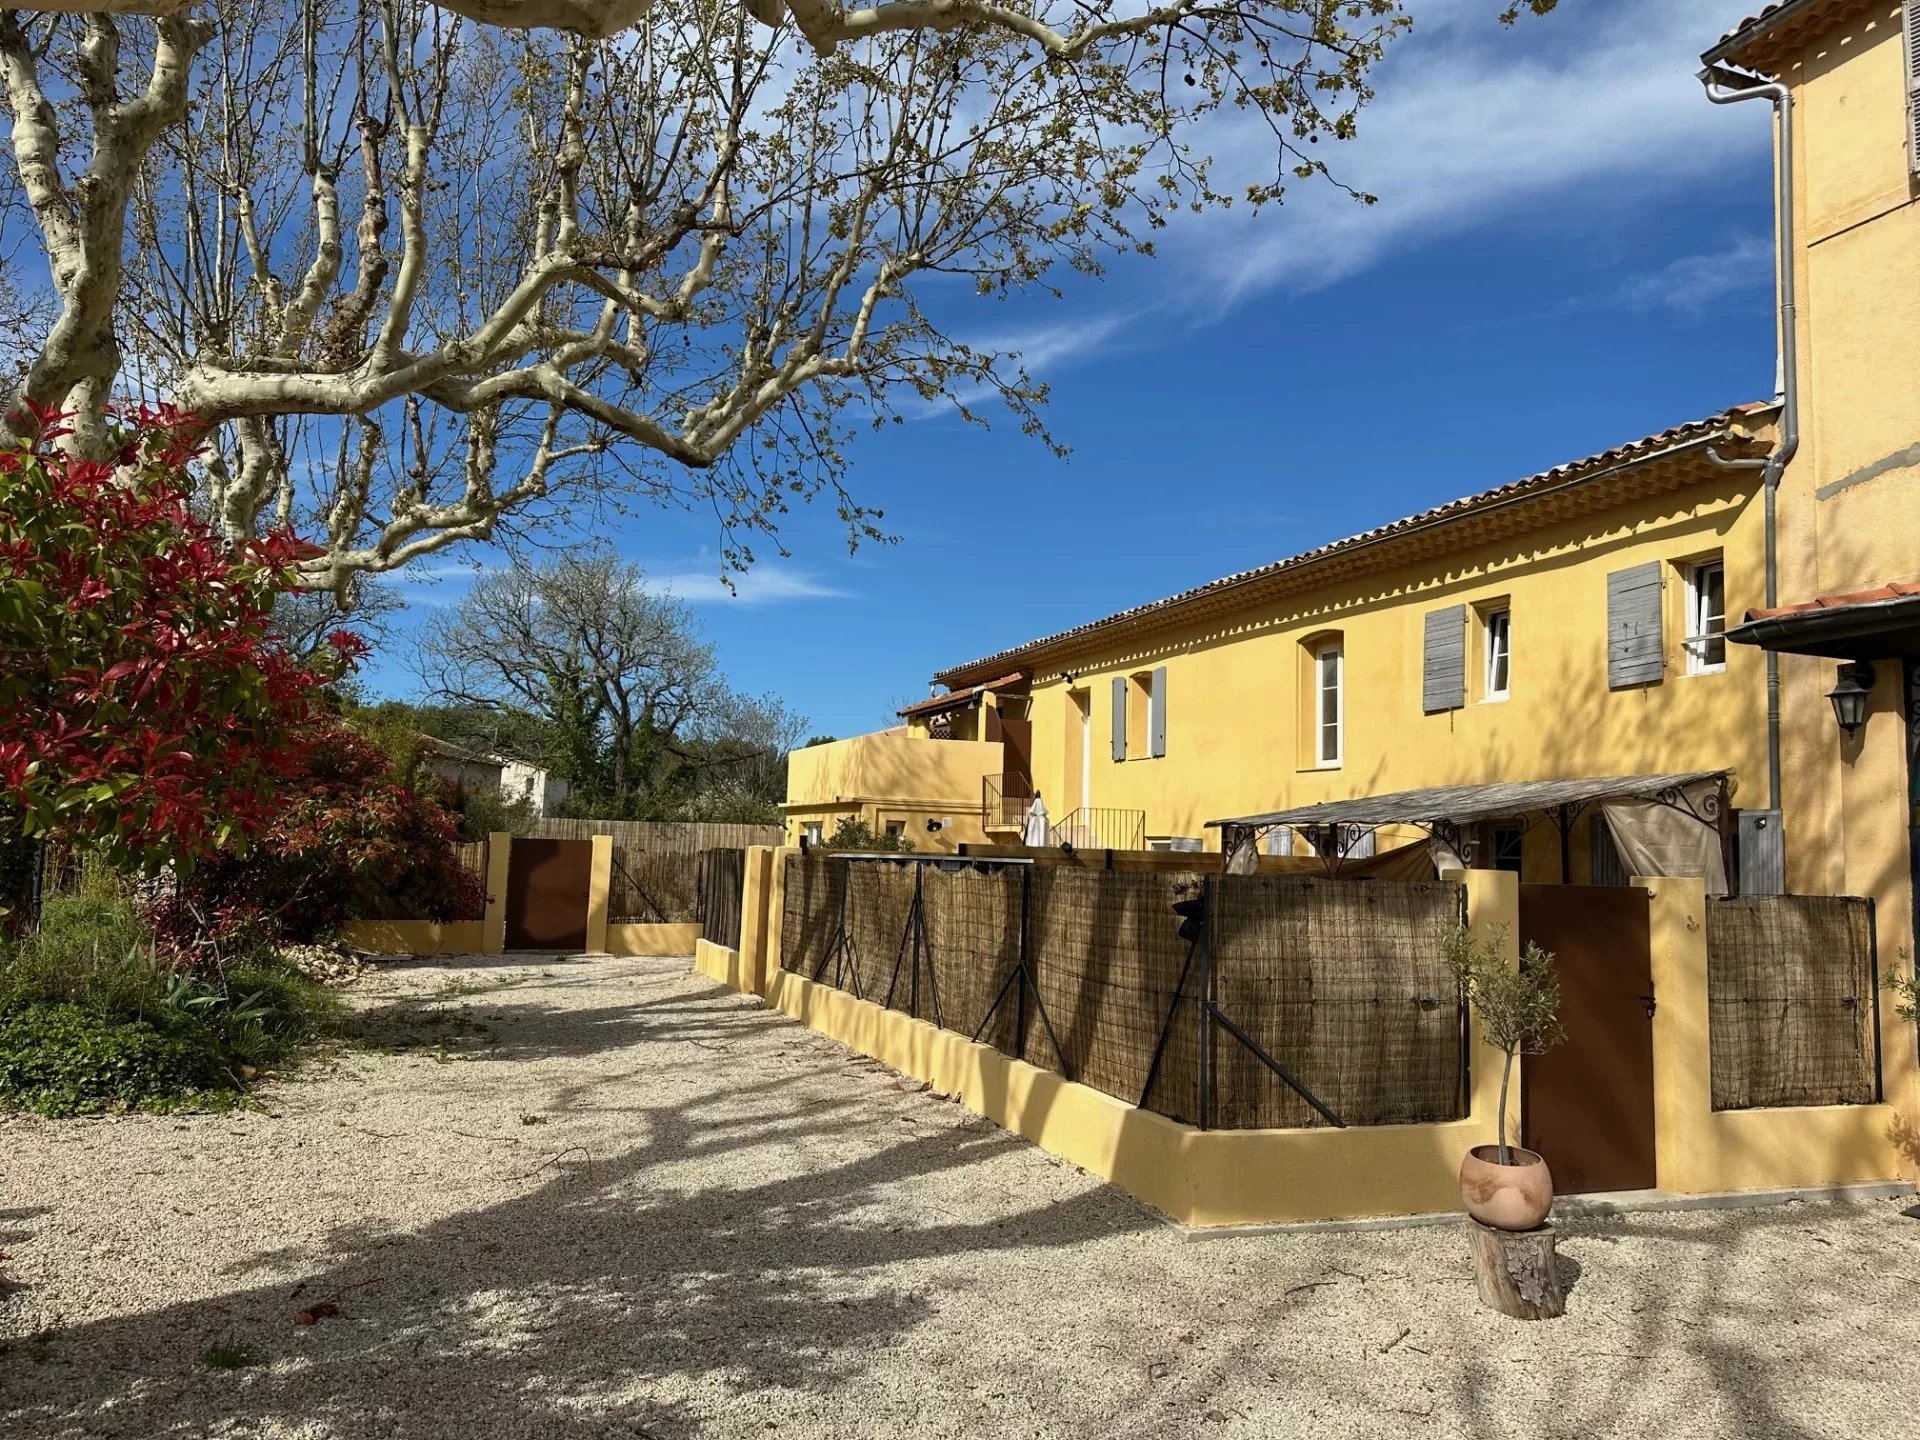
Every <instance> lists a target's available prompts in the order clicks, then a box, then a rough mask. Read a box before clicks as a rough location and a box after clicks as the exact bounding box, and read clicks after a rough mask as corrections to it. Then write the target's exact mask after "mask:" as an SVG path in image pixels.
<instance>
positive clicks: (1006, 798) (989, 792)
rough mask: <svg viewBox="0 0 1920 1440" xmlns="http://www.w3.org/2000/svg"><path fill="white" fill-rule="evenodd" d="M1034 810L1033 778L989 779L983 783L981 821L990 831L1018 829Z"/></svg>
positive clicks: (994, 776)
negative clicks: (1032, 809)
mask: <svg viewBox="0 0 1920 1440" xmlns="http://www.w3.org/2000/svg"><path fill="white" fill-rule="evenodd" d="M1032 806H1033V777H1032V776H1029V775H1012V774H1007V775H986V776H983V777H982V778H981V781H980V819H981V823H982V824H984V825H985V826H986V827H987V829H989V830H993V829H1018V828H1019V827H1020V826H1021V825H1022V824H1024V823H1025V822H1026V818H1027V811H1028V810H1029V809H1031V808H1032Z"/></svg>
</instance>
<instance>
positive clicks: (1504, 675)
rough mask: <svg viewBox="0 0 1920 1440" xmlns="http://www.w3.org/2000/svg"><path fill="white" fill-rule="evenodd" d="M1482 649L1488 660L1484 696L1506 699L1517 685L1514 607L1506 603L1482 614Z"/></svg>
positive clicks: (1483, 678)
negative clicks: (1514, 651)
mask: <svg viewBox="0 0 1920 1440" xmlns="http://www.w3.org/2000/svg"><path fill="white" fill-rule="evenodd" d="M1480 632H1481V633H1480V649H1481V654H1482V656H1483V657H1484V659H1485V661H1486V672H1485V674H1484V675H1483V676H1482V677H1481V681H1480V683H1481V685H1482V687H1483V688H1482V690H1481V698H1482V699H1484V700H1504V699H1506V698H1507V696H1508V695H1510V694H1511V693H1512V688H1513V610H1512V608H1511V607H1509V606H1506V605H1499V606H1495V607H1493V608H1491V609H1488V610H1486V611H1483V612H1482V614H1481V617H1480Z"/></svg>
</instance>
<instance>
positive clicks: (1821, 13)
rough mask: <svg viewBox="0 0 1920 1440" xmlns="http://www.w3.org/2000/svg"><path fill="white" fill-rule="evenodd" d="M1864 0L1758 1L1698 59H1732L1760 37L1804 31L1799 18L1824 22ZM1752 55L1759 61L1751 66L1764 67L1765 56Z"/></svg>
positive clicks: (1819, 22) (1813, 21)
mask: <svg viewBox="0 0 1920 1440" xmlns="http://www.w3.org/2000/svg"><path fill="white" fill-rule="evenodd" d="M1865 3H1867V0H1773V3H1772V4H1769V5H1762V6H1761V7H1760V8H1759V9H1758V10H1756V11H1754V13H1753V14H1751V15H1748V16H1745V17H1743V18H1742V19H1741V20H1740V21H1739V22H1738V23H1737V24H1736V25H1734V27H1733V28H1732V29H1730V30H1728V31H1727V33H1726V34H1724V35H1722V36H1721V37H1720V39H1719V41H1718V42H1717V43H1716V44H1715V45H1714V46H1713V47H1712V48H1711V49H1709V50H1708V51H1707V52H1706V53H1705V54H1704V55H1703V56H1701V59H1703V60H1705V61H1707V62H1708V63H1709V64H1711V63H1713V62H1714V61H1717V60H1727V59H1733V58H1734V57H1735V56H1738V55H1741V54H1742V53H1743V52H1745V51H1746V50H1748V49H1749V48H1750V47H1752V46H1754V45H1755V44H1757V43H1758V42H1760V41H1762V40H1766V39H1769V38H1774V39H1778V38H1782V37H1785V36H1788V35H1792V34H1795V33H1799V32H1801V31H1804V30H1805V29H1806V26H1805V25H1804V24H1802V23H1800V22H1803V21H1805V22H1811V23H1812V24H1814V25H1820V24H1824V23H1825V22H1826V21H1827V20H1830V19H1834V18H1836V17H1838V16H1839V15H1840V14H1841V12H1842V11H1844V10H1849V9H1851V8H1853V7H1854V6H1858V5H1864V4H1865ZM1776 30H1778V31H1779V35H1777V36H1776V35H1775V34H1774V32H1775V31H1776ZM1756 58H1757V59H1758V60H1759V61H1760V62H1761V63H1760V64H1758V65H1756V66H1755V67H1754V68H1765V65H1764V62H1765V61H1766V59H1767V58H1768V57H1767V56H1765V55H1761V56H1758V57H1756Z"/></svg>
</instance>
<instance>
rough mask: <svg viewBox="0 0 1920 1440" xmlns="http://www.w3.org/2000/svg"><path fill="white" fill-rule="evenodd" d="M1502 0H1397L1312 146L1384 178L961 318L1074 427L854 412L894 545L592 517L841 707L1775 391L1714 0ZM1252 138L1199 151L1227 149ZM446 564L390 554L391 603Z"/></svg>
mask: <svg viewBox="0 0 1920 1440" xmlns="http://www.w3.org/2000/svg"><path fill="white" fill-rule="evenodd" d="M1498 8H1499V7H1498V6H1497V5H1496V4H1495V3H1494V0H1425V3H1420V4H1418V5H1417V8H1416V12H1415V13H1416V17H1417V22H1418V23H1417V26H1416V30H1415V33H1414V35H1413V37H1412V38H1410V39H1408V40H1405V41H1403V42H1401V43H1400V46H1399V48H1398V50H1397V51H1396V53H1395V54H1394V55H1393V56H1392V57H1391V58H1390V59H1389V61H1388V62H1387V64H1386V65H1385V66H1383V67H1382V68H1381V70H1380V71H1379V73H1378V81H1379V87H1380V97H1379V99H1378V100H1377V101H1376V102H1375V103H1374V104H1373V105H1372V106H1371V107H1370V108H1369V109H1368V110H1367V111H1366V112H1364V114H1363V118H1362V133H1361V137H1360V138H1359V139H1358V140H1356V141H1354V142H1352V143H1351V144H1349V145H1347V146H1345V147H1343V148H1342V149H1341V150H1339V151H1338V152H1336V154H1335V155H1334V156H1331V157H1329V158H1330V160H1332V161H1333V162H1334V163H1335V164H1336V166H1337V168H1338V170H1339V173H1340V174H1341V175H1342V177H1343V178H1345V179H1346V180H1348V182H1349V183H1351V184H1353V185H1355V186H1356V187H1359V188H1362V189H1367V190H1371V191H1373V192H1374V193H1376V194H1378V195H1379V197H1380V201H1379V204H1377V205H1375V206H1371V207H1364V208H1363V207H1359V206H1356V205H1354V204H1353V203H1352V202H1350V201H1347V200H1344V199H1342V198H1340V197H1338V196H1337V195H1335V194H1333V193H1332V192H1331V191H1313V192H1309V191H1304V190H1297V191H1296V192H1294V194H1293V195H1292V196H1290V198H1289V200H1288V203H1287V204H1285V205H1284V206H1281V207H1279V208H1278V209H1273V210H1269V211H1268V212H1266V213H1265V214H1264V215H1262V216H1260V217H1258V218H1257V219H1253V218H1250V217H1245V216H1241V215H1231V214H1230V215H1218V216H1210V217H1205V218H1204V219H1202V220H1200V221H1198V222H1196V223H1195V224H1193V225H1191V226H1189V227H1187V228H1186V229H1184V230H1182V231H1180V232H1178V233H1176V234H1174V235H1173V236H1171V237H1169V243H1168V244H1167V245H1166V247H1165V248H1164V251H1163V255H1162V258H1161V259H1159V260H1158V261H1154V262H1140V263H1138V264H1130V265H1126V266H1123V267H1121V268H1120V269H1119V270H1118V271H1117V272H1116V273H1115V274H1113V275H1112V276H1110V277H1109V278H1108V279H1107V280H1106V281H1104V282H1103V283H1101V284H1099V285H1097V286H1083V287H1080V288H1079V289H1077V290H1075V291H1074V292H1073V293H1071V294H1070V295H1069V296H1068V298H1067V299H1065V300H1062V301H1055V300H1051V299H1040V298H1034V299H1031V300H1021V301H1015V302H1010V303H1008V304H1006V305H998V304H994V303H991V302H988V303H987V304H986V305H985V307H984V308H983V310H982V311H981V312H980V313H979V314H978V315H977V317H975V318H973V319H972V320H971V321H970V323H972V324H973V325H974V326H975V328H974V329H973V330H972V331H970V332H968V331H965V330H964V327H963V333H969V334H970V335H972V336H973V337H975V338H978V337H995V338H999V337H1005V336H1017V337H1019V338H1020V339H1021V341H1022V342H1023V349H1024V351H1025V353H1026V355H1027V357H1028V363H1029V366H1030V368H1032V369H1033V370H1034V371H1035V373H1036V374H1038V375H1040V376H1043V377H1044V378H1046V379H1048V380H1050V381H1051V383H1052V387H1053V401H1052V404H1051V405H1050V407H1049V409H1050V417H1049V423H1050V426H1051V428H1052V429H1053V431H1054V433H1055V435H1056V437H1057V438H1059V439H1060V440H1062V441H1064V442H1065V443H1067V444H1069V445H1071V446H1072V447H1073V453H1072V455H1071V457H1070V458H1068V459H1066V460H1058V459H1055V458H1053V457H1052V456H1051V455H1050V454H1049V453H1048V452H1047V451H1045V450H1044V449H1043V448H1042V447H1040V446H1039V445H1038V444H1036V443H1035V442H1033V441H1031V440H1028V439H1026V438H1025V437H1023V436H1022V435H1021V434H1020V433H1019V431H1018V428H1017V427H1016V426H1015V425H1013V424H1011V423H1004V424H998V425H996V426H995V427H994V428H993V429H992V430H990V431H982V430H980V429H979V428H977V427H973V426H969V425H967V424H965V423H963V422H961V421H960V420H958V419H957V418H954V417H951V416H947V415H939V414H935V415H929V416H926V417H924V418H921V419H918V420H916V421H915V422H913V423H911V424H909V425H905V426H901V427H895V428H893V429H891V430H890V431H889V432H887V433H884V434H880V435H874V436H870V437H868V436H863V437H861V438H860V439H858V440H856V442H855V444H854V446H853V449H852V451H851V458H852V462H853V464H852V471H851V474H850V477H849V484H850V488H851V489H852V490H853V492H854V493H855V495H856V496H857V498H859V499H860V500H862V501H863V502H865V503H867V504H870V505H877V506H879V507H881V508H883V509H884V510H885V512H886V519H885V522H884V523H885V525H886V527H887V528H888V529H889V530H891V531H893V532H894V533H896V534H897V535H898V536H899V537H900V538H899V541H898V543H897V544H894V545H889V546H875V547H863V548H862V549H861V550H860V551H859V552H858V553H856V554H853V555H849V554H848V553H847V552H846V546H845V543H844V539H843V537H842V534H841V532H840V529H839V527H838V525H837V522H836V521H835V519H834V517H833V515H832V514H831V513H830V512H827V511H821V512H816V513H810V514H806V513H803V514H797V515H796V516H794V517H793V518H792V520H791V522H790V523H789V524H788V525H787V526H786V528H785V529H784V531H783V537H784V539H785V542H786V544H787V547H788V549H789V550H791V551H792V552H793V553H792V558H791V559H789V560H782V561H778V562H775V563H771V564H765V565H763V566H762V567H761V568H760V569H759V570H757V571H756V572H755V573H754V574H753V575H750V576H748V577H747V578H746V579H745V580H743V581H742V582H741V583H740V586H739V593H738V594H737V595H729V594H727V593H726V591H725V590H724V589H723V588H722V587H721V586H720V585H719V584H718V582H717V578H716V577H717V574H718V561H717V558H716V556H717V551H718V547H719V536H718V535H717V534H716V533H714V530H713V526H712V523H711V521H710V520H708V521H705V522H703V521H702V520H701V519H700V518H699V517H697V516H692V515H687V514H667V513H660V514H648V515H641V516H637V517H634V518H632V519H630V520H628V521H626V522H625V523H624V524H623V525H622V526H620V527H619V528H618V530H617V531H615V532H614V533H613V534H611V535H610V536H609V537H608V538H610V539H612V540H613V541H614V543H615V544H616V545H617V546H618V548H619V549H620V551H621V553H622V554H623V555H625V556H627V557H628V558H631V559H633V560H636V561H639V562H641V563H642V564H644V565H645V566H646V568H647V570H648V571H649V573H650V575H652V576H653V578H654V579H655V580H656V581H657V582H659V583H661V584H663V585H664V586H666V587H668V588H671V589H673V590H674V591H675V592H676V593H678V594H680V595H682V596H684V597H685V598H687V599H688V600H690V601H692V602H693V603H694V604H695V605H696V607H697V609H698V613H699V615H700V617H701V619H702V621H703V623H704V624H705V627H706V630H707V633H708V636H709V638H711V639H712V640H713V642H714V643H715V645H716V647H717V648H718V650H719V652H720V655H721V658H722V661H723V663H724V665H725V667H726V669H727V671H728V673H729V674H730V676H731V677H732V678H733V680H734V682H735V683H736V684H737V685H739V686H740V687H741V688H743V689H747V690H751V691H756V692H758V691H771V692H775V693H777V694H779V695H780V696H781V697H783V698H784V699H785V700H786V701H787V703H788V704H789V705H791V706H792V707H793V708H794V709H796V710H798V711H800V712H801V713H803V714H805V715H807V716H808V717H810V720H811V726H812V729H813V730H814V731H816V732H823V733H828V734H835V735H848V734H854V733H858V732H860V731H863V730H869V729H875V728H878V727H880V726H882V725H884V724H887V723H889V716H890V713H891V711H892V710H893V709H894V708H895V707H896V706H898V705H899V704H903V703H906V702H907V701H910V700H912V699H916V698H919V697H920V696H922V695H924V694H925V693H926V689H927V678H928V676H929V675H930V674H931V672H932V671H934V670H935V669H937V668H940V667H941V666H944V665H949V664H953V663H956V662H959V661H962V660H968V659H972V658H974V657H975V656H978V655H981V654H985V653H988V652H991V651H995V650H999V649H1002V648H1005V647H1007V646H1010V645H1013V644H1017V643H1019V642H1021V641H1023V640H1027V639H1030V638H1032V637H1034V636H1037V635H1041V634H1045V633H1047V632H1049V631H1052V630H1056V629H1060V628H1063V627H1065V626H1068V625H1072V624H1077V623H1080V622H1082V621H1085V620H1089V619H1093V618H1096V617H1098V616H1100V615H1103V614H1106V613H1108V612H1110V611H1112V610H1117V609H1121V608H1124V607H1126V606H1130V605H1136V604H1140V603H1142V602H1143V601H1147V600H1151V599H1155V598H1158V597H1160V596H1162V595H1166V594H1169V593H1172V592H1174V591H1177V590H1180V589H1184V588H1186V587H1188V586H1191V585H1195V584H1199V583H1202V582H1204V581H1206V580H1210V579H1213V578H1215V577H1217V576H1220V575H1223V574H1226V573H1228V572H1230V571H1234V570H1240V569H1245V568H1247V567H1249V566H1253V565H1259V564H1264V563H1267V562H1269V561H1272V560H1276V559H1279V558H1282V557H1284V556H1287V555H1290V554H1293V553H1296V552H1298V551H1301V550H1305V549H1309V548H1312V547H1313V546H1316V545H1319V544H1323V543H1325V542H1326V541H1328V540H1332V539H1336V538H1339V537H1340V536H1343V535H1349V534H1352V533H1355V532H1357V531H1360V530H1365V529H1368V528H1371V527H1372V526H1375V525H1378V524H1381V523H1384V522H1386V521H1389V520H1392V519H1395V518H1397V517H1399V516H1401V515H1405V514H1408V513H1411V512H1413V511H1415V510H1419V509H1423V508H1425V507H1427V506H1429V505H1433V504H1437V503H1439V502H1441V501H1444V500H1447V499H1451V498H1453V497H1455V496H1459V495H1463V494H1467V493H1469V492H1472V491H1475V490H1480V489H1484V488H1486V487H1488V486H1491V485H1497V484H1501V483H1504V482H1505V481H1508V480H1512V479H1515V478H1517V477H1519V476H1522V475H1526V474H1530V473H1533V472H1535V471H1538V470H1542V469H1545V468H1547V467H1549V466H1552V465H1556V464H1559V463H1561V462H1563V461H1566V460H1569V459H1574V458H1577V457H1579V456H1582V455H1587V454H1591V453H1593V452H1595V451H1598V450H1601V449H1605V448H1607V447H1608V446H1610V445H1614V444H1617V443H1619V442H1621V441H1624V440H1628V439H1632V438H1636V437H1638V436H1641V435H1644V434H1648V433H1651V432H1653V431H1656V430H1659V429H1662V428H1664V427H1666V426H1668V425H1672V424H1675V423H1678V422H1680V421H1683V420H1687V419H1691V418H1695V417H1698V416H1701V415H1706V414H1709V413H1712V412H1713V411H1716V410H1719V409H1722V408H1724V407H1726V406H1729V405H1733V404H1738V403H1741V402H1743V401H1747V400H1754V399H1761V398H1764V397H1765V396H1767V395H1769V394H1771V393H1772V389H1773V376H1774V353H1773V329H1772V325H1773V322H1772V287H1771V277H1770V267H1771V259H1770V255H1771V242H1770V236H1771V232H1772V215H1771V206H1770V201H1769V186H1770V166H1769V160H1768V154H1769V147H1768V126H1767V113H1768V112H1767V110H1766V108H1765V107H1764V106H1758V105H1749V106H1735V107H1717V106H1713V105H1710V104H1709V103H1708V102H1707V101H1706V99H1705V97H1704V95H1703V94H1702V93H1701V90H1700V87H1699V84H1698V83H1697V82H1696V81H1695V80H1694V78H1693V73H1694V71H1695V70H1696V69H1697V68H1698V61H1697V56H1698V53H1699V52H1700V51H1701V50H1702V49H1704V48H1706V46H1707V45H1708V44H1709V43H1711V41H1712V40H1713V39H1714V38H1715V36H1716V35H1717V33H1718V32H1719V30H1720V29H1721V28H1724V24H1726V23H1730V22H1731V21H1732V20H1733V19H1735V18H1737V16H1736V15H1735V13H1734V12H1735V9H1736V8H1737V7H1732V6H1726V7H1723V6H1721V5H1719V4H1718V3H1717V0H1716V3H1708V4H1700V3H1688V4H1685V5H1675V4H1673V3H1672V0H1562V5H1561V9H1560V12H1559V13H1557V14H1555V15H1553V16H1550V17H1548V18H1547V19H1544V20H1538V21H1530V22H1525V23H1522V24H1521V25H1519V26H1517V27H1514V28H1513V29H1505V28H1502V27H1501V26H1499V25H1497V24H1496V23H1494V21H1493V19H1492V16H1493V14H1494V12H1495V11H1496V10H1497V9H1498ZM1723 8H1724V9H1725V13H1724V14H1722V13H1719V12H1720V11H1721V10H1722V9H1723ZM1679 11H1685V12H1688V13H1686V14H1684V15H1680V14H1676V13H1675V12H1679ZM1716 22H1718V23H1716ZM1248 144H1249V140H1248V137H1245V136H1243V135H1241V134H1236V133H1233V132H1232V131H1223V132H1222V133H1221V135H1220V137H1219V138H1218V140H1217V142H1216V148H1217V152H1218V153H1219V154H1220V155H1221V156H1222V159H1223V162H1225V164H1226V166H1227V167H1228V168H1231V166H1232V164H1233V162H1234V160H1235V158H1236V156H1237V155H1239V154H1240V153H1243V152H1242V148H1241V147H1243V146H1247V145H1248ZM1246 153H1248V155H1249V163H1251V152H1250V149H1249V150H1248V151H1247V152H1246ZM435 558H436V560H437V559H438V558H439V557H435ZM472 558H474V559H479V560H484V559H485V558H486V557H485V555H484V552H473V555H472ZM464 575H465V572H463V571H462V570H461V569H460V567H459V566H458V565H439V564H436V565H433V567H432V573H427V572H425V571H415V572H411V573H410V574H409V575H408V576H407V577H406V578H405V582H404V583H403V584H402V586H401V589H402V591H403V593H404V594H405V595H406V596H407V598H408V599H409V600H410V602H411V604H412V610H411V612H410V613H411V614H412V615H415V616H417V615H419V614H421V613H423V612H424V611H426V610H427V609H429V608H431V607H435V606H440V605H445V604H448V603H451V602H452V601H454V600H456V599H457V598H458V595H459V589H460V586H461V585H462V584H463V583H464ZM409 648H410V646H409V641H408V636H407V631H406V626H405V625H404V624H403V626H402V631H401V634H400V635H398V636H397V637H396V638H395V640H394V641H393V642H392V643H391V644H390V645H389V646H388V647H386V650H385V652H384V653H383V654H382V655H381V656H380V657H379V658H378V663H377V664H376V666H375V667H374V669H373V670H372V672H371V673H370V674H369V676H368V679H369V681H370V682H371V688H373V689H375V690H377V691H381V692H384V693H389V694H395V695H408V694H412V693H414V691H415V687H416V682H415V680H414V678H413V674H412V666H411V661H410V657H409V653H408V652H409Z"/></svg>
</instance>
